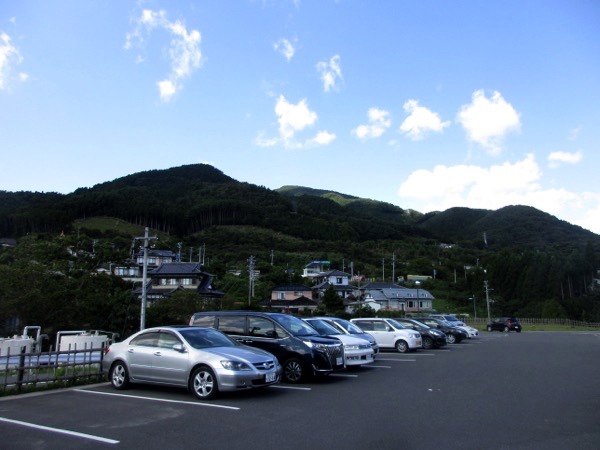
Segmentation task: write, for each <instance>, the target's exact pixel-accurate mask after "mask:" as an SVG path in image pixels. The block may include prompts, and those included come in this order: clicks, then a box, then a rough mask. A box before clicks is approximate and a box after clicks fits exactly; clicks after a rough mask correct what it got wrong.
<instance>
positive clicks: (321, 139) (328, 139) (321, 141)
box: [306, 131, 336, 146]
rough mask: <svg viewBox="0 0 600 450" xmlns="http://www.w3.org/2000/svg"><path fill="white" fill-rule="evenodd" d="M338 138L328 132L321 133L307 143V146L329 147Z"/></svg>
mask: <svg viewBox="0 0 600 450" xmlns="http://www.w3.org/2000/svg"><path fill="white" fill-rule="evenodd" d="M335 138H336V136H335V134H333V133H330V132H328V131H319V132H318V133H317V135H316V136H315V137H314V138H312V139H309V140H307V141H306V145H307V146H313V145H327V144H330V143H332V142H333V141H334V140H335Z"/></svg>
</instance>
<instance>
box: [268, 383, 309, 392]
mask: <svg viewBox="0 0 600 450" xmlns="http://www.w3.org/2000/svg"><path fill="white" fill-rule="evenodd" d="M269 388H276V389H293V390H296V391H311V390H312V388H309V387H301V386H290V385H287V384H275V385H271V386H269Z"/></svg>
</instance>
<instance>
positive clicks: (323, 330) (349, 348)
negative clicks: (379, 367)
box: [304, 318, 373, 366]
mask: <svg viewBox="0 0 600 450" xmlns="http://www.w3.org/2000/svg"><path fill="white" fill-rule="evenodd" d="M304 321H305V322H306V323H308V324H309V325H310V326H311V327H313V328H314V329H315V330H317V332H318V333H319V334H320V335H321V336H327V337H332V338H335V339H339V340H340V341H342V344H344V357H345V358H346V366H361V365H363V364H369V363H372V362H373V349H372V348H371V343H370V342H369V341H367V340H366V339H361V338H359V337H356V336H351V335H349V334H345V333H341V332H340V330H338V329H337V328H335V327H334V326H333V325H330V324H329V323H327V322H326V321H325V320H323V319H317V318H306V319H304Z"/></svg>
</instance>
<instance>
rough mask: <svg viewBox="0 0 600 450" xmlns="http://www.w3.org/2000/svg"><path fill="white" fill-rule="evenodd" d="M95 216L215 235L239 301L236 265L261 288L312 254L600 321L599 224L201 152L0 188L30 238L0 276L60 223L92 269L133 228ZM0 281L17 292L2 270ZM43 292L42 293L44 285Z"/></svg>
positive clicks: (12, 223)
mask: <svg viewBox="0 0 600 450" xmlns="http://www.w3.org/2000/svg"><path fill="white" fill-rule="evenodd" d="M95 217H110V218H114V219H113V222H115V223H117V222H118V223H128V224H131V225H134V226H137V227H138V230H139V231H137V232H136V233H137V234H138V235H139V233H140V232H141V231H142V230H143V227H145V226H148V227H150V228H151V229H152V230H153V233H158V234H160V235H161V240H160V246H161V247H162V248H166V249H171V250H174V251H176V250H177V249H178V248H179V249H180V250H181V249H182V248H183V249H185V250H184V255H185V253H187V251H188V250H189V252H190V258H191V257H192V256H191V255H192V254H194V249H198V248H199V246H206V247H207V248H208V249H209V250H210V266H209V269H210V271H211V272H213V273H215V274H216V275H217V278H216V280H217V283H219V282H220V283H221V285H219V286H218V287H219V289H221V290H223V291H225V292H226V293H227V294H228V296H229V297H230V299H231V300H232V301H234V302H235V301H239V300H243V299H244V297H245V296H246V295H247V287H246V286H243V285H242V286H240V285H239V283H238V281H237V280H234V279H232V278H231V277H230V276H229V275H228V270H229V269H232V268H237V269H244V267H245V261H246V259H247V258H248V257H249V256H250V255H255V256H257V257H258V265H259V267H258V268H259V269H260V270H261V273H262V274H263V276H261V283H262V284H261V283H259V286H258V289H259V291H260V292H259V293H258V297H259V298H261V297H262V298H264V296H266V295H268V292H270V289H271V288H272V287H273V285H274V284H276V283H282V282H286V281H290V280H291V279H292V276H291V275H290V274H291V273H292V272H290V270H289V269H290V268H291V269H295V271H296V272H295V275H294V276H295V277H296V278H297V276H298V275H297V274H298V273H299V272H300V271H301V268H302V267H303V266H304V264H306V263H307V262H309V261H311V260H313V259H327V260H330V261H331V262H332V268H338V269H341V270H346V271H348V272H350V271H352V272H353V273H360V274H361V275H365V276H367V277H368V278H371V279H379V280H381V279H385V280H392V279H396V280H397V279H399V278H402V277H404V276H405V275H406V274H421V275H431V276H432V277H433V275H435V277H434V278H432V280H431V281H427V282H425V284H424V288H426V289H429V290H430V291H431V292H432V293H433V294H434V295H435V296H436V298H438V299H444V301H448V302H449V303H448V304H449V305H451V306H452V308H453V309H455V310H465V309H466V310H467V311H468V308H469V303H468V301H467V300H466V299H467V298H469V297H472V296H473V295H476V296H477V297H478V298H483V292H482V289H483V281H484V280H485V281H488V282H489V283H490V285H491V286H492V287H493V289H494V301H495V304H494V305H495V306H494V308H495V309H496V310H497V313H519V314H522V315H529V316H542V315H550V316H568V317H572V318H582V317H587V318H590V317H597V320H600V306H599V305H600V301H599V298H598V293H597V288H596V290H595V289H594V287H595V286H597V285H596V284H594V281H593V280H594V278H598V274H597V270H598V269H599V268H600V236H598V235H596V234H594V233H591V232H589V231H586V230H583V229H582V228H580V227H577V226H574V225H571V224H569V223H567V222H564V221H561V220H559V219H557V218H555V217H553V216H551V215H549V214H546V213H544V212H541V211H539V210H537V209H535V208H531V207H525V206H508V207H505V208H501V209H499V210H496V211H491V210H481V209H470V208H451V209H448V210H446V211H443V212H435V213H428V214H422V213H419V212H417V211H412V210H407V209H402V208H400V207H397V206H395V205H391V204H389V203H384V202H378V201H376V200H370V199H361V198H357V197H353V196H349V195H345V194H342V193H337V192H330V191H324V190H318V189H313V188H310V187H299V186H284V187H282V188H280V189H278V190H270V189H267V188H265V187H262V186H256V185H252V184H249V183H243V182H239V181H237V180H234V179H233V178H231V177H228V176H226V175H225V174H223V173H222V172H221V171H219V170H218V169H216V168H214V167H212V166H209V165H205V164H195V165H186V166H181V167H176V168H171V169H166V170H152V171H146V172H140V173H136V174H132V175H129V176H126V177H123V178H119V179H116V180H113V181H108V182H105V183H102V184H98V185H96V186H93V187H91V188H81V189H78V190H76V191H75V192H73V193H71V194H67V195H63V194H57V193H33V192H15V193H11V192H3V191H0V238H2V237H5V238H16V239H17V240H18V241H19V242H20V244H19V246H20V247H21V248H20V250H18V251H14V252H12V253H10V254H9V253H6V252H4V253H3V252H0V275H1V274H2V273H7V274H10V273H12V274H13V275H10V276H14V272H11V270H9V268H10V265H11V264H12V265H14V264H15V262H16V261H21V263H23V264H27V261H29V260H31V258H32V256H31V254H27V252H35V253H36V254H37V255H38V256H37V257H36V258H35V259H36V261H42V260H43V259H44V258H43V257H42V256H40V255H41V254H42V253H44V252H43V251H42V250H40V248H38V247H36V246H37V245H41V244H39V243H41V242H43V241H44V240H49V241H52V245H53V246H56V248H60V247H64V246H65V245H66V242H64V241H60V242H55V241H54V240H55V239H56V236H59V235H61V236H65V238H64V239H66V240H67V241H68V243H69V245H70V246H71V247H73V248H76V249H81V250H86V251H87V252H89V253H90V254H93V255H94V258H93V259H90V260H89V262H88V263H87V264H88V265H89V269H92V268H93V265H96V266H97V265H98V264H100V263H107V262H109V261H110V262H117V261H118V260H119V259H124V258H127V257H128V255H129V252H130V247H131V238H132V237H133V236H132V232H131V231H125V229H124V228H123V227H116V228H115V229H112V230H106V229H102V230H100V229H99V228H97V227H96V226H95V225H92V224H91V223H92V222H91V219H92V218H95ZM134 235H135V234H134ZM25 236H27V238H25ZM21 242H26V243H27V251H25V250H23V248H24V247H22V246H21ZM92 243H93V244H92ZM44 245H49V244H47V243H46V244H44ZM52 248H54V247H52ZM32 249H33V250H32ZM57 254H58V253H56V252H55V251H53V253H52V254H51V255H54V256H48V257H47V258H54V257H55V255H57ZM194 257H195V256H194ZM45 264H48V261H46V262H45ZM52 264H54V263H52ZM207 265H208V263H207ZM80 266H81V267H80ZM64 267H70V269H69V270H70V271H71V272H72V271H73V267H80V268H81V270H83V266H82V262H81V260H70V261H65V262H64V265H61V266H60V269H58V268H57V269H55V270H54V272H53V273H56V272H60V273H64V272H65V269H64ZM3 268H4V269H6V270H5V271H4V272H3ZM28 273H29V272H28ZM82 273H83V272H82ZM7 276H9V275H7ZM49 276H50V277H51V280H53V281H52V283H54V282H55V281H54V278H52V275H49ZM296 281H298V282H301V281H302V280H301V279H299V278H297V279H296ZM3 282H4V283H5V284H4V286H2V283H3ZM0 287H2V289H4V291H3V292H4V295H10V292H11V289H9V288H7V286H6V280H3V279H2V277H1V276H0ZM31 295H34V294H31ZM35 295H37V296H39V295H45V294H44V291H43V289H41V290H38V291H36V293H35ZM0 312H1V311H0Z"/></svg>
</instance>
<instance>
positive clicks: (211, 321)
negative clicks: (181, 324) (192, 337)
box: [190, 315, 215, 327]
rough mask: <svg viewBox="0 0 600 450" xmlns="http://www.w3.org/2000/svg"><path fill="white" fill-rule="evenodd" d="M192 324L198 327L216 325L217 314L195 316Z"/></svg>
mask: <svg viewBox="0 0 600 450" xmlns="http://www.w3.org/2000/svg"><path fill="white" fill-rule="evenodd" d="M190 325H194V326H197V327H214V326H215V316H213V315H207V316H198V317H194V319H193V320H192V323H191V324H190Z"/></svg>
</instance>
